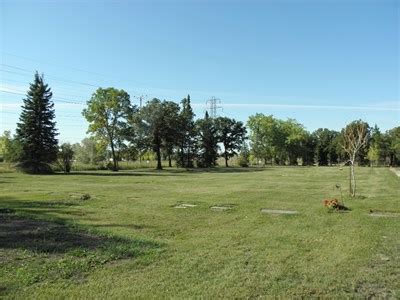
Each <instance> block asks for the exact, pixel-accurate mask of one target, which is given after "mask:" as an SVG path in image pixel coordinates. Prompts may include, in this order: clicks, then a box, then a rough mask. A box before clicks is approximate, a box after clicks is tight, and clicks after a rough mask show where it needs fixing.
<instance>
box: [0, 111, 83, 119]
mask: <svg viewBox="0 0 400 300" xmlns="http://www.w3.org/2000/svg"><path fill="white" fill-rule="evenodd" d="M0 113H2V114H9V115H20V113H17V112H14V111H4V110H3V111H0ZM55 115H56V119H57V118H66V119H70V118H73V119H82V120H83V116H82V117H77V116H71V115H63V114H61V115H60V114H57V113H56V114H55Z"/></svg>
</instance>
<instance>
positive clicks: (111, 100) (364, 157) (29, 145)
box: [0, 73, 400, 173]
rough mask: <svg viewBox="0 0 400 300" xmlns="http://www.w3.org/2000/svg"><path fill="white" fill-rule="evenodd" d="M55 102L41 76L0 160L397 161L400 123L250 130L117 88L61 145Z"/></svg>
mask: <svg viewBox="0 0 400 300" xmlns="http://www.w3.org/2000/svg"><path fill="white" fill-rule="evenodd" d="M51 98H52V92H51V89H50V88H49V87H48V85H47V84H45V82H44V79H43V76H40V75H39V74H38V73H36V74H35V78H34V81H33V83H32V84H31V85H30V88H29V91H28V93H27V95H26V98H25V99H24V104H23V106H22V112H21V115H20V121H19V122H18V124H17V130H16V133H15V135H14V136H11V133H10V132H5V133H4V134H3V135H2V136H1V137H0V154H1V159H2V160H4V161H9V162H15V163H17V166H18V167H19V168H20V169H22V170H24V171H26V172H29V173H46V172H51V166H52V164H54V163H58V164H60V165H61V166H62V168H63V169H64V171H66V172H69V170H70V169H71V164H72V162H73V161H74V160H75V161H81V162H84V163H90V164H98V163H100V162H104V161H107V160H108V161H110V163H109V166H108V167H109V168H110V169H112V170H115V171H116V170H118V168H119V162H120V161H122V160H137V159H141V158H143V157H144V156H149V155H150V154H153V155H154V156H155V159H156V161H157V169H161V168H162V164H161V162H162V160H166V161H168V165H169V166H172V165H173V162H175V164H176V166H177V167H182V168H193V167H201V168H209V167H214V166H216V165H217V159H218V158H219V157H222V158H223V159H224V161H225V166H226V167H228V166H229V160H230V159H231V158H232V157H234V156H236V157H237V158H238V161H239V164H240V165H241V166H248V165H249V164H250V163H254V162H255V163H257V164H264V165H268V164H272V165H275V164H276V165H314V164H316V165H323V166H325V165H333V164H338V163H349V164H350V165H352V166H354V164H356V163H358V164H361V165H392V166H394V165H398V164H399V162H400V126H399V127H395V128H393V129H391V130H388V131H386V132H384V133H382V132H381V131H380V130H379V128H378V127H377V126H376V125H375V126H374V127H370V126H369V124H367V123H366V122H363V121H361V120H357V121H353V122H351V123H350V124H348V125H347V126H346V127H345V128H343V130H342V131H340V132H339V131H334V130H329V129H326V128H320V129H317V130H316V131H314V132H309V131H307V130H306V129H305V127H304V126H303V125H302V124H300V123H299V122H297V121H296V120H294V119H288V120H281V119H277V118H275V117H273V116H272V115H264V114H255V115H253V116H250V117H249V120H248V122H247V124H246V125H247V126H245V124H244V123H243V122H241V121H237V120H235V119H233V118H228V117H217V118H210V117H209V115H208V113H207V112H206V113H205V115H204V117H203V118H198V119H196V118H195V114H194V112H193V109H192V106H191V100H190V96H189V95H188V96H187V97H185V98H184V99H182V101H181V102H180V103H179V104H178V103H175V102H173V101H166V100H160V99H156V98H154V99H152V100H150V101H148V102H147V103H145V105H144V106H143V107H137V106H136V105H134V104H132V103H131V101H130V96H129V94H128V93H127V92H125V91H124V90H119V89H115V88H99V89H97V90H96V91H95V92H94V93H93V95H92V97H91V98H90V99H89V100H88V101H87V107H86V108H85V109H84V110H83V112H82V115H83V116H84V117H85V119H86V120H87V121H88V124H89V126H88V133H89V134H90V135H91V136H90V137H89V138H85V139H84V140H83V141H82V142H81V143H78V144H74V145H71V144H68V143H66V144H63V145H61V146H59V145H58V140H57V135H58V131H57V129H56V122H55V111H54V104H53V102H52V100H51ZM361 129H362V130H361ZM356 144H357V147H355V146H356ZM109 158H110V159H109Z"/></svg>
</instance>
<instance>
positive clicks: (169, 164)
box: [168, 153, 172, 168]
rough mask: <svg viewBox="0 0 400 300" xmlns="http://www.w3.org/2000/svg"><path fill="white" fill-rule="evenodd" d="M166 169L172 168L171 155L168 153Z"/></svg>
mask: <svg viewBox="0 0 400 300" xmlns="http://www.w3.org/2000/svg"><path fill="white" fill-rule="evenodd" d="M168 167H170V168H171V167H172V160H171V153H168Z"/></svg>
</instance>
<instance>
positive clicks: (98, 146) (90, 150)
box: [72, 136, 107, 165]
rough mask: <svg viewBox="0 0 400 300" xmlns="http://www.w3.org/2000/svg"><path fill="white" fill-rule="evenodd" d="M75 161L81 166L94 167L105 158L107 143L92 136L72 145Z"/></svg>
mask: <svg viewBox="0 0 400 300" xmlns="http://www.w3.org/2000/svg"><path fill="white" fill-rule="evenodd" d="M72 149H73V151H74V154H75V155H74V157H75V160H76V161H77V162H79V163H81V164H90V165H96V164H99V163H101V162H104V161H105V160H106V158H107V143H106V142H105V141H104V140H103V139H99V138H96V137H94V136H92V137H88V138H84V139H83V140H82V141H81V142H80V143H76V144H74V145H72Z"/></svg>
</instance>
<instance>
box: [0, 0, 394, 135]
mask: <svg viewBox="0 0 400 300" xmlns="http://www.w3.org/2000/svg"><path fill="white" fill-rule="evenodd" d="M0 26H1V27H0V37H1V39H0V51H1V52H0V57H1V61H0V63H1V65H0V70H1V71H0V79H1V82H0V83H1V88H0V89H1V90H2V92H0V102H1V122H0V130H1V131H3V130H8V129H10V130H14V129H15V124H16V122H17V120H18V112H19V111H20V109H19V107H20V105H21V103H22V98H23V96H22V95H19V94H20V93H22V94H23V93H25V92H26V90H27V88H28V83H29V82H30V81H31V80H32V78H33V72H34V70H38V71H39V72H42V73H44V74H45V79H46V80H47V82H48V83H49V84H50V86H51V87H52V88H53V92H54V99H55V103H56V115H57V124H58V127H59V131H60V139H61V140H62V141H71V142H76V141H79V140H81V139H82V138H83V137H84V136H85V134H86V129H87V124H86V122H85V121H84V120H83V118H82V117H81V116H80V112H81V110H82V109H83V106H82V105H78V104H71V103H65V102H61V101H60V100H62V101H73V102H78V103H85V102H86V100H88V99H89V97H90V95H91V93H93V92H94V90H95V89H96V87H97V86H102V87H108V86H114V87H117V88H123V89H125V90H127V91H128V92H129V93H130V95H131V97H132V100H133V101H134V102H137V100H136V99H135V98H134V97H133V96H139V95H141V94H147V95H148V97H149V98H152V97H158V98H161V99H167V100H173V101H177V102H178V101H180V100H181V99H182V98H183V97H185V96H186V95H187V94H190V95H191V97H192V102H193V104H194V107H195V112H196V113H197V116H198V117H201V116H203V114H204V103H205V101H206V100H207V99H209V98H210V97H211V96H215V97H217V98H220V99H221V101H222V106H223V111H220V112H219V113H220V115H225V116H230V117H234V118H236V119H239V120H242V121H246V120H247V118H248V116H249V115H252V114H255V113H256V112H261V113H265V114H273V115H275V116H277V117H279V118H284V119H286V118H288V117H291V118H295V119H297V120H298V121H299V122H301V123H303V124H304V125H305V126H306V128H307V129H308V130H315V129H316V128H319V127H328V128H332V129H337V130H339V129H341V128H342V127H343V126H344V125H345V124H346V123H347V122H349V121H351V120H354V119H359V118H362V119H364V120H366V121H368V122H369V123H370V124H371V125H373V124H375V123H377V124H378V126H379V127H380V128H381V129H382V130H387V129H389V128H392V127H394V126H399V125H400V87H399V83H400V58H399V51H400V45H399V44H400V36H399V34H400V2H399V1H389V0H379V1H378V0H376V1H361V0H354V1H351V0H349V1H341V0H337V1H333V0H326V1H322V0H320V1H316V0H314V1H295V0H291V1H289V0H283V1H267V0H265V1H244V0H243V1H200V0H196V1H194V0H193V1H190V0H188V1H144V0H143V1H89V0H85V1H62V0H58V1H40V0H39V1H38V0H36V1H33V0H32V1H19V0H12V1H7V0H6V1H4V0H2V1H1V2H0Z"/></svg>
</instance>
